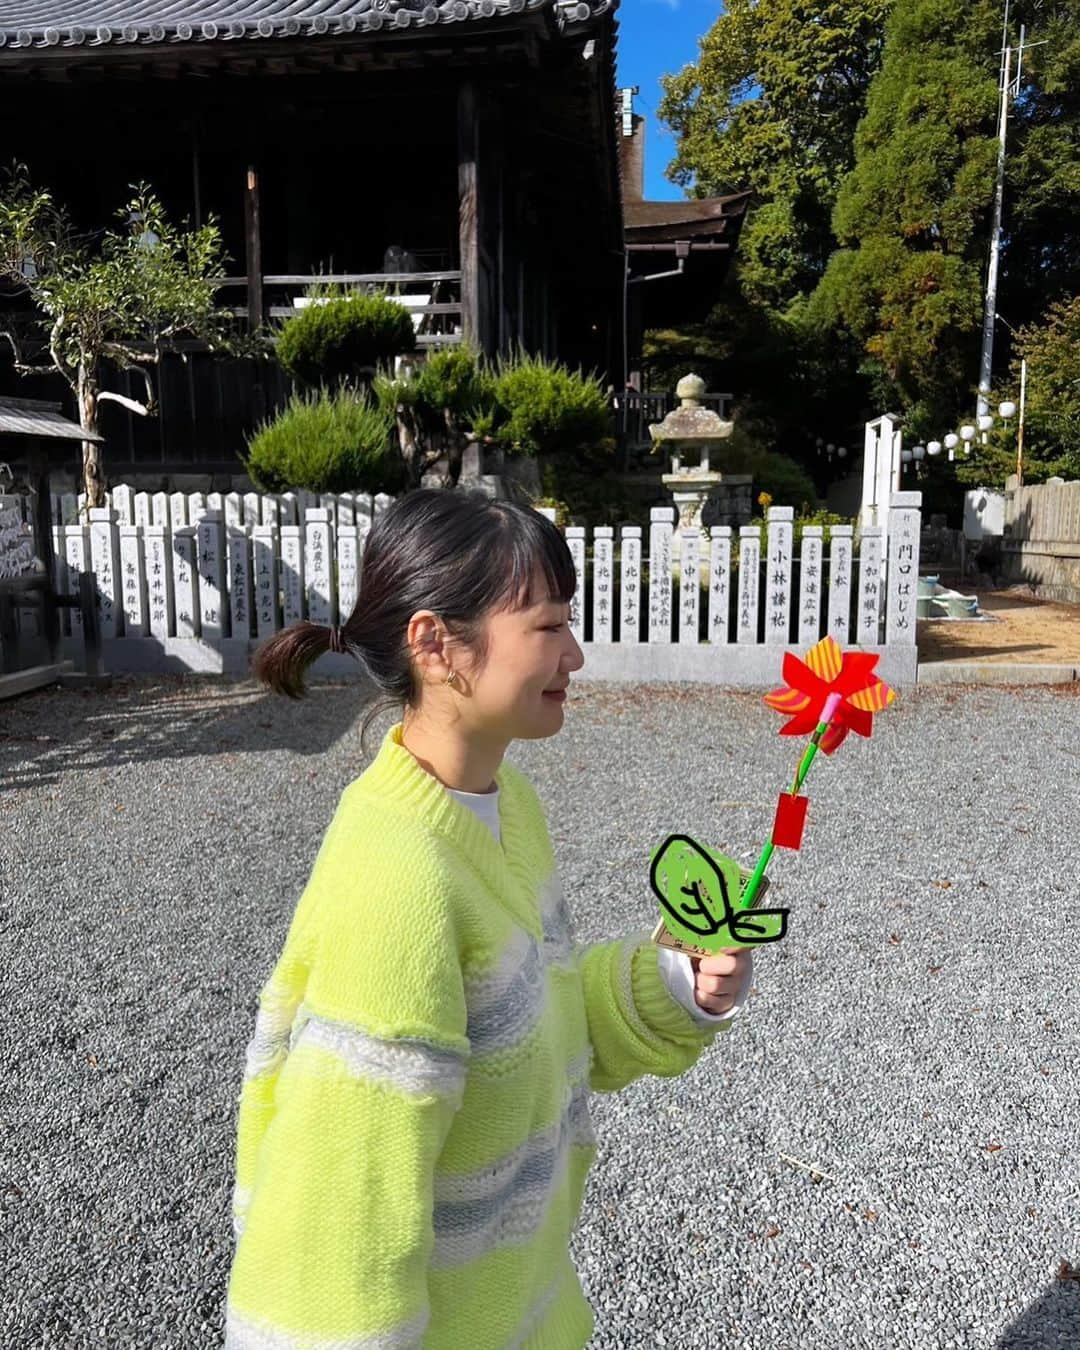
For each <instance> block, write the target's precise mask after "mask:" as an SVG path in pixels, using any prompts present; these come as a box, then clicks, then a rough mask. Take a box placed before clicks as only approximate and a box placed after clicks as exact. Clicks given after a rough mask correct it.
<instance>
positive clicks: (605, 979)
mask: <svg viewBox="0 0 1080 1350" xmlns="http://www.w3.org/2000/svg"><path fill="white" fill-rule="evenodd" d="M659 950H660V949H659V948H658V947H657V946H656V944H655V943H654V942H652V941H651V940H650V934H649V931H648V930H647V929H646V930H643V931H641V932H636V933H631V934H629V935H628V936H626V937H623V938H620V939H617V940H615V941H613V942H598V943H595V944H594V945H592V946H590V947H584V948H581V949H580V950H579V960H580V969H581V976H582V981H583V983H584V988H585V1015H586V1019H587V1021H588V1027H589V1040H590V1042H591V1044H592V1047H593V1059H592V1069H591V1071H590V1074H589V1086H590V1087H591V1088H592V1089H593V1090H594V1091H595V1092H614V1091H617V1090H618V1089H619V1088H622V1087H625V1086H626V1085H627V1083H631V1082H633V1080H634V1079H635V1078H640V1077H641V1076H642V1075H643V1074H647V1073H652V1074H656V1075H658V1076H659V1077H661V1078H671V1077H674V1076H675V1075H676V1074H680V1073H684V1072H685V1071H686V1070H687V1069H689V1068H690V1067H691V1066H692V1065H693V1064H695V1063H696V1062H697V1059H698V1057H699V1056H700V1054H701V1052H702V1050H704V1049H705V1047H706V1046H709V1045H711V1044H712V1043H713V1041H714V1040H715V1039H716V1036H717V1034H718V1033H719V1032H721V1031H727V1030H729V1028H730V1026H731V1020H730V1019H729V1018H726V1017H725V1018H723V1019H719V1020H717V1021H715V1022H713V1023H711V1024H709V1025H703V1024H702V1023H700V1022H697V1021H695V1019H694V1018H692V1017H691V1015H690V1014H689V1013H688V1012H687V1011H686V1009H685V1008H683V1007H681V1006H680V1004H679V1003H678V1002H677V1001H676V999H675V998H674V997H673V996H672V994H671V993H670V992H669V991H668V988H667V986H666V984H665V983H664V979H663V976H662V975H661V973H660V966H659Z"/></svg>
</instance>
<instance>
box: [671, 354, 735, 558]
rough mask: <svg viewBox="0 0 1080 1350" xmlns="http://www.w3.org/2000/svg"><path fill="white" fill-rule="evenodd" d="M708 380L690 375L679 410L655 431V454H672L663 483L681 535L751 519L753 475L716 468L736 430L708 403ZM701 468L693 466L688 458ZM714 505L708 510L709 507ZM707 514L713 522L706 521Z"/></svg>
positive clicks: (679, 392) (678, 389)
mask: <svg viewBox="0 0 1080 1350" xmlns="http://www.w3.org/2000/svg"><path fill="white" fill-rule="evenodd" d="M704 393H705V381H704V380H703V379H702V378H701V377H700V376H699V375H684V376H683V378H682V379H681V380H680V381H679V383H678V384H677V385H676V386H675V394H676V397H677V398H678V399H679V407H677V408H674V409H673V410H672V411H671V412H669V413H668V415H667V416H666V417H665V418H664V420H663V421H662V422H655V423H653V424H652V425H651V426H650V427H649V434H650V436H651V437H652V439H653V453H654V454H657V453H658V452H660V451H661V450H667V451H669V453H670V454H671V472H670V473H665V474H662V475H661V479H660V481H661V482H662V483H663V484H664V486H665V487H666V488H668V489H669V491H670V492H671V495H672V497H673V498H674V499H675V506H676V509H677V510H678V513H679V519H678V521H677V522H676V525H675V529H676V531H678V530H681V529H687V528H689V527H692V526H694V527H697V526H701V525H702V524H707V525H741V524H745V522H746V521H748V520H749V519H750V515H751V510H750V487H751V483H752V481H753V480H752V478H751V475H749V474H733V473H725V472H723V470H722V469H720V468H714V467H713V466H712V464H710V455H711V457H712V461H713V463H716V461H717V460H719V459H720V458H721V456H720V442H721V441H724V440H726V439H727V438H728V437H729V436H730V435H731V433H732V432H733V431H734V430H735V424H734V422H725V421H724V419H723V418H722V417H719V416H718V415H717V414H716V413H715V412H713V410H712V409H711V408H706V407H705V406H704V405H703V404H702V402H701V399H702V396H703V395H704ZM688 457H689V458H692V459H695V460H696V461H697V462H696V463H691V464H687V463H684V460H686V459H687V458H688ZM706 503H708V505H706ZM703 512H704V514H705V515H706V516H707V517H710V519H707V520H704V521H703V520H702V515H703Z"/></svg>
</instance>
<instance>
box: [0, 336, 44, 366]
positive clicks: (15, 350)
mask: <svg viewBox="0 0 1080 1350" xmlns="http://www.w3.org/2000/svg"><path fill="white" fill-rule="evenodd" d="M0 338H7V342H8V346H9V347H10V348H11V355H12V357H13V358H14V365H15V369H16V370H17V371H18V373H19V374H20V375H55V374H56V367H55V366H31V365H28V364H27V362H25V361H24V360H23V359H22V349H21V348H20V346H19V343H18V340H17V339H16V337H15V334H14V333H9V332H8V331H7V330H6V329H0Z"/></svg>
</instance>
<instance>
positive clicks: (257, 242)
mask: <svg viewBox="0 0 1080 1350" xmlns="http://www.w3.org/2000/svg"><path fill="white" fill-rule="evenodd" d="M244 243H245V250H244V251H245V256H246V258H247V310H248V329H249V331H250V332H254V331H255V329H256V328H258V327H259V326H260V324H261V323H262V321H263V281H262V235H261V230H260V221H259V175H258V171H257V170H256V168H255V166H254V165H253V164H249V165H248V170H247V183H246V187H245V191H244Z"/></svg>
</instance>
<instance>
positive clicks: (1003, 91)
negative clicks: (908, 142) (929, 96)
mask: <svg viewBox="0 0 1080 1350" xmlns="http://www.w3.org/2000/svg"><path fill="white" fill-rule="evenodd" d="M1025 31H1026V30H1025V28H1024V25H1023V24H1021V25H1020V45H1019V46H1018V47H1016V48H1015V49H1014V48H1012V47H1010V46H1009V0H1005V23H1004V26H1003V28H1002V38H1001V70H1000V74H999V77H998V91H999V93H1000V102H999V104H998V152H997V179H996V182H995V184H994V223H993V226H992V227H991V230H990V265H989V267H988V268H987V271H986V301H985V304H984V307H983V327H982V355H981V357H980V360H979V395H978V399H977V402H976V408H975V415H976V419H978V418H979V417H982V416H984V414H986V413H988V412H989V411H990V383H991V378H992V373H993V364H994V310H995V307H996V305H997V286H998V264H999V261H1000V254H1001V208H1002V204H1003V202H1004V198H1005V136H1006V132H1007V130H1008V125H1009V104H1010V103H1011V102H1012V100H1013V99H1014V98H1015V97H1016V96H1017V94H1018V93H1019V92H1020V76H1021V74H1022V73H1023V62H1024V51H1025V48H1026V47H1041V46H1043V45H1044V44H1043V43H1042V42H1028V43H1025V41H1024V33H1025ZM1014 50H1015V51H1016V75H1015V76H1013V75H1012V54H1013V51H1014Z"/></svg>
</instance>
